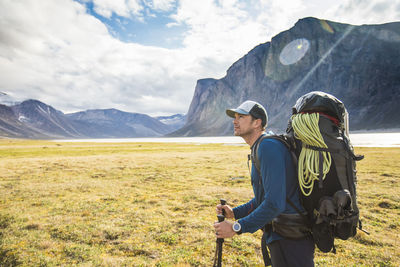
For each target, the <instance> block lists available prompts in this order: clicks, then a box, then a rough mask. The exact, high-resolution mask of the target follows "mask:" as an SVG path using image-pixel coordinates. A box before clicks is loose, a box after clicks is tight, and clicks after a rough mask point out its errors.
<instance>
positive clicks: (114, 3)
mask: <svg viewBox="0 0 400 267" xmlns="http://www.w3.org/2000/svg"><path fill="white" fill-rule="evenodd" d="M93 5H94V10H95V12H96V13H98V14H99V15H101V16H103V17H106V18H111V16H112V14H113V13H115V14H117V15H118V16H121V17H126V18H129V17H131V16H132V15H139V14H140V12H141V11H142V10H143V6H142V5H141V3H140V0H93Z"/></svg>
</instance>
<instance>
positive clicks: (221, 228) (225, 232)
mask: <svg viewBox="0 0 400 267" xmlns="http://www.w3.org/2000/svg"><path fill="white" fill-rule="evenodd" d="M232 224H233V223H231V222H230V221H223V222H220V223H219V222H216V223H214V228H215V235H216V236H217V238H229V237H233V236H234V235H235V234H236V233H235V231H233V229H232Z"/></svg>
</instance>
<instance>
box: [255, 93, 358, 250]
mask: <svg viewBox="0 0 400 267" xmlns="http://www.w3.org/2000/svg"><path fill="white" fill-rule="evenodd" d="M265 138H275V139H279V140H281V141H282V142H283V143H284V144H285V145H286V146H287V147H288V148H289V150H290V151H291V152H292V156H293V158H294V161H295V165H296V168H297V170H298V175H297V176H298V181H299V188H300V193H299V195H300V201H301V203H302V205H303V207H304V209H305V210H306V212H307V217H308V224H309V228H310V231H311V233H312V235H313V237H314V240H315V243H316V245H317V247H318V248H319V249H320V250H321V251H322V252H329V251H333V252H335V246H334V238H335V237H337V238H340V239H343V240H346V239H348V238H350V237H353V236H354V235H355V234H356V231H357V226H358V227H359V228H360V229H361V227H362V226H361V221H360V220H359V209H358V206H357V190H356V184H357V176H356V161H358V160H361V159H362V158H363V156H356V155H355V154H354V150H353V147H352V144H351V142H350V139H349V135H348V114H347V111H346V109H345V107H344V104H343V103H342V102H341V101H340V100H338V99H337V98H335V97H334V96H332V95H329V94H327V93H324V92H311V93H308V94H306V95H304V96H302V97H300V98H299V99H298V100H297V102H296V104H295V105H294V107H293V115H292V117H291V119H290V121H289V125H288V128H287V130H286V134H284V135H279V136H277V135H275V136H266V137H265ZM254 147H255V149H253V152H252V154H255V155H252V160H255V162H254V163H255V166H256V168H257V167H258V168H259V161H258V158H257V155H256V153H257V149H258V144H257V146H254ZM257 165H258V166H257ZM289 204H290V203H289ZM303 216H304V215H303Z"/></svg>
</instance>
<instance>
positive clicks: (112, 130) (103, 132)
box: [67, 109, 174, 138]
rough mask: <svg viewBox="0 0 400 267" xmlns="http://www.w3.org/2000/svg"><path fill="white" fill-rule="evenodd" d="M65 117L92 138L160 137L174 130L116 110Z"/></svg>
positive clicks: (88, 111) (93, 111) (158, 122)
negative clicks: (78, 125)
mask: <svg viewBox="0 0 400 267" xmlns="http://www.w3.org/2000/svg"><path fill="white" fill-rule="evenodd" d="M67 117H68V118H69V119H70V120H72V121H73V122H75V123H80V124H83V125H82V127H81V132H82V133H83V134H84V135H86V136H90V137H93V138H128V137H151V136H162V135H164V134H167V133H169V132H171V131H173V130H174V128H173V127H171V126H169V125H166V124H163V123H162V122H160V121H158V120H157V119H155V118H152V117H150V116H148V115H144V114H138V113H129V112H123V111H120V110H117V109H96V110H87V111H82V112H77V113H72V114H67Z"/></svg>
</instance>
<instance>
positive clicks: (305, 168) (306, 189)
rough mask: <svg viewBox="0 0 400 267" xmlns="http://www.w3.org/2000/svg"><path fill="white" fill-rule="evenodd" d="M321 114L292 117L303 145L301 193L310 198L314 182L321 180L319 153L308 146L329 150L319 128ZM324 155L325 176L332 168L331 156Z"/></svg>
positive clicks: (300, 163)
mask: <svg viewBox="0 0 400 267" xmlns="http://www.w3.org/2000/svg"><path fill="white" fill-rule="evenodd" d="M318 122H319V114H318V113H311V114H308V113H306V114H295V115H293V116H292V127H293V130H294V134H295V137H296V138H297V139H299V140H301V142H302V143H303V147H302V149H301V153H300V156H299V161H298V165H299V166H298V179H299V185H300V189H301V192H302V193H303V194H304V195H305V196H309V195H310V194H311V192H312V190H313V187H314V181H315V180H319V178H318V177H319V151H316V150H313V149H310V148H307V147H306V145H311V146H314V147H320V148H328V146H327V145H326V144H325V142H324V139H323V138H322V135H321V132H320V130H319V127H318ZM322 155H323V176H322V179H325V176H326V174H327V173H328V172H329V169H330V167H331V154H330V153H329V152H325V151H322Z"/></svg>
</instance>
